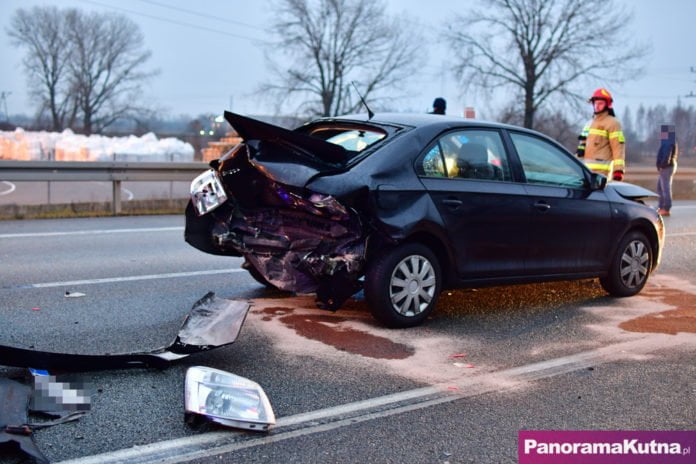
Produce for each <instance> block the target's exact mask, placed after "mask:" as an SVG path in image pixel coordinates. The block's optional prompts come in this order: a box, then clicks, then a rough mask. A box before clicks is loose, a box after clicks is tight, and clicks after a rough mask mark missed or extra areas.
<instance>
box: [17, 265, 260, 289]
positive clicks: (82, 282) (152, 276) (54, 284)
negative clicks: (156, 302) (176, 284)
mask: <svg viewBox="0 0 696 464" xmlns="http://www.w3.org/2000/svg"><path fill="white" fill-rule="evenodd" d="M228 272H247V271H246V269H241V268H234V269H213V270H209V271H191V272H170V273H167V274H147V275H139V276H128V277H106V278H103V279H87V280H68V281H63V282H43V283H38V284H25V285H21V284H20V285H12V286H10V287H9V288H51V287H68V286H75V285H93V284H107V283H113V282H133V281H138V280H154V279H171V278H174V277H194V276H203V275H214V274H226V273H228ZM4 288H8V287H4Z"/></svg>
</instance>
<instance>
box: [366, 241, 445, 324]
mask: <svg viewBox="0 0 696 464" xmlns="http://www.w3.org/2000/svg"><path fill="white" fill-rule="evenodd" d="M441 287H442V276H441V271H440V264H439V263H438V261H437V257H436V256H435V254H434V253H433V252H432V251H431V250H430V249H429V248H427V247H426V246H424V245H421V244H419V243H407V244H405V245H401V246H399V247H396V248H392V249H390V250H388V251H386V252H384V253H382V254H380V255H379V256H377V257H375V259H374V260H372V262H371V263H370V264H369V266H368V268H367V272H366V275H365V299H366V300H367V304H368V306H369V308H370V311H371V312H372V315H373V316H374V317H375V319H377V320H378V321H380V322H382V323H383V324H385V325H386V326H388V327H394V328H403V327H413V326H416V325H418V324H421V323H422V322H423V321H424V320H425V319H426V318H427V317H428V316H429V315H430V313H431V312H432V311H433V308H435V303H436V302H437V297H438V295H439V294H440V290H441Z"/></svg>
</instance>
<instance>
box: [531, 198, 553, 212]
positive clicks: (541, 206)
mask: <svg viewBox="0 0 696 464" xmlns="http://www.w3.org/2000/svg"><path fill="white" fill-rule="evenodd" d="M534 207H535V208H536V209H538V210H539V211H541V212H542V213H545V212H546V211H548V210H549V209H551V205H549V204H548V203H546V202H545V201H537V202H536V203H534Z"/></svg>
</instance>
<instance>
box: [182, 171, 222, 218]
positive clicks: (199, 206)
mask: <svg viewBox="0 0 696 464" xmlns="http://www.w3.org/2000/svg"><path fill="white" fill-rule="evenodd" d="M226 200H227V194H226V193H225V189H224V188H223V187H222V182H220V177H219V176H218V173H217V172H216V171H214V170H213V169H209V170H207V171H206V172H204V173H203V174H201V175H200V176H198V177H196V178H195V179H193V182H191V201H192V202H193V206H194V207H195V208H196V211H197V212H198V215H199V216H203V215H204V214H205V213H208V212H210V211H212V210H214V209H215V208H217V207H218V206H220V205H221V204H223V203H224V202H225V201H226Z"/></svg>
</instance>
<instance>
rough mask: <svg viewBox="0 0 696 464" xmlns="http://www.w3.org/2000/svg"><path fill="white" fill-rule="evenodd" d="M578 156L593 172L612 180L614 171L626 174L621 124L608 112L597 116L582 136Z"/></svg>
mask: <svg viewBox="0 0 696 464" xmlns="http://www.w3.org/2000/svg"><path fill="white" fill-rule="evenodd" d="M578 138H579V139H580V143H579V144H578V151H577V155H578V156H579V157H580V158H583V159H584V162H585V165H586V166H587V167H588V168H590V170H591V171H593V172H597V173H599V174H604V175H605V176H607V179H609V180H611V179H612V177H613V174H614V171H620V172H622V173H625V170H626V150H625V142H626V140H625V138H624V135H623V131H622V130H621V123H619V121H618V120H617V119H616V118H615V117H614V116H611V115H610V114H609V113H608V112H606V111H603V112H601V113H599V114H596V115H595V116H594V117H593V118H592V121H590V123H589V124H588V125H586V126H585V127H584V128H583V130H582V133H581V134H580V136H579V137H578Z"/></svg>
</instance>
